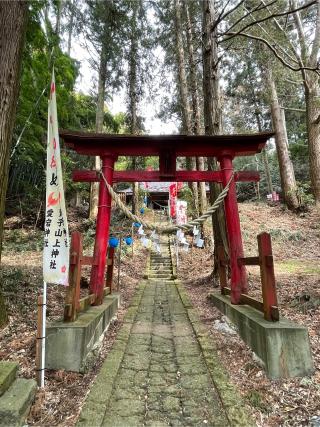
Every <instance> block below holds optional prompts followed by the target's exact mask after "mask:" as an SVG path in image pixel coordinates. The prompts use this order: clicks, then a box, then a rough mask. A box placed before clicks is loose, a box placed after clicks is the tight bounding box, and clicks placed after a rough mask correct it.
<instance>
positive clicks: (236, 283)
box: [218, 154, 248, 304]
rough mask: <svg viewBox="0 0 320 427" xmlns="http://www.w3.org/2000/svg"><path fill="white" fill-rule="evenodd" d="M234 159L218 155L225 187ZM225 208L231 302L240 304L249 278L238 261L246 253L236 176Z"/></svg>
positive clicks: (225, 201) (231, 184)
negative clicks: (244, 251) (244, 250)
mask: <svg viewBox="0 0 320 427" xmlns="http://www.w3.org/2000/svg"><path fill="white" fill-rule="evenodd" d="M232 160H233V156H232V155H230V154H226V155H222V156H219V157H218V161H219V163H220V169H221V174H222V184H223V186H224V187H225V186H226V185H227V183H228V182H229V180H230V178H231V176H232V174H233V165H232ZM224 208H225V216H226V225H227V232H228V240H229V252H230V253H229V256H230V267H231V302H232V303H233V304H239V303H240V296H241V293H243V294H246V293H247V291H248V280H247V272H246V268H245V266H243V265H241V264H239V263H238V258H242V257H243V256H244V255H243V244H242V237H241V225H240V217H239V211H238V202H237V192H236V183H235V179H234V177H233V178H232V181H231V183H230V187H229V191H228V193H227V196H226V198H225V199H224Z"/></svg>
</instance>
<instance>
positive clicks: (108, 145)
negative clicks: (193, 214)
mask: <svg viewBox="0 0 320 427" xmlns="http://www.w3.org/2000/svg"><path fill="white" fill-rule="evenodd" d="M273 135H274V134H273V133H271V132H264V133H255V134H243V135H212V136H208V135H110V134H103V133H101V134H100V133H98V134H97V133H91V132H73V131H65V130H63V131H60V136H61V137H62V138H63V139H64V141H65V142H66V143H67V145H68V146H70V147H71V148H73V149H74V150H75V151H76V152H77V153H79V154H86V155H91V156H101V157H102V156H104V155H110V154H113V155H116V156H160V157H161V156H162V155H164V153H168V152H169V153H170V155H174V156H197V157H199V156H208V157H218V156H220V155H221V154H223V153H228V154H230V155H232V156H233V157H235V156H250V155H252V154H255V153H259V152H260V151H261V150H262V148H263V147H264V145H265V143H266V141H267V140H268V139H269V138H271V137H272V136H273Z"/></svg>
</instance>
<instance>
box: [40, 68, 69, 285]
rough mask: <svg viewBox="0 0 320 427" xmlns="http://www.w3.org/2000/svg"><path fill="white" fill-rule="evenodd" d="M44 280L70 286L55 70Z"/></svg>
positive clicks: (48, 148)
mask: <svg viewBox="0 0 320 427" xmlns="http://www.w3.org/2000/svg"><path fill="white" fill-rule="evenodd" d="M45 207H46V213H45V224H44V233H45V236H44V249H43V280H44V281H45V282H47V283H55V284H60V285H64V286H68V274H69V231H68V222H67V215H66V207H65V200H64V190H63V179H62V169H61V158H60V144H59V132H58V117H57V102H56V85H55V78H54V71H52V80H51V85H50V98H49V106H48V141H47V176H46V205H45Z"/></svg>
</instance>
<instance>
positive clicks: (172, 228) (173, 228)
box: [100, 171, 234, 234]
mask: <svg viewBox="0 0 320 427" xmlns="http://www.w3.org/2000/svg"><path fill="white" fill-rule="evenodd" d="M100 175H101V176H102V179H103V181H104V183H105V185H106V187H107V189H108V191H109V193H110V196H111V198H112V199H113V200H114V202H115V204H116V205H117V207H118V208H119V209H120V210H121V211H122V212H123V213H124V214H125V215H126V216H127V217H128V218H130V219H131V220H132V221H133V222H139V223H140V224H142V225H143V227H144V228H147V229H149V230H155V231H156V232H157V233H159V234H171V233H175V232H176V231H177V230H183V231H188V230H190V229H192V228H193V227H194V226H197V225H200V224H202V223H203V222H205V220H206V219H208V218H209V217H211V216H212V214H213V213H214V212H215V211H216V210H217V209H218V208H219V206H220V205H221V203H222V202H223V201H224V199H225V198H226V196H227V194H228V191H229V187H230V184H231V182H232V180H233V177H234V173H233V174H232V175H231V177H230V179H229V181H228V183H227V185H226V186H225V187H224V189H223V190H222V191H221V193H220V194H219V196H218V197H217V198H216V200H215V202H214V203H213V205H211V206H210V207H209V208H208V209H207V211H206V212H205V213H204V214H203V215H201V216H199V217H198V218H196V219H193V220H192V221H189V222H187V223H186V224H183V225H171V226H168V227H159V226H156V225H153V224H148V223H147V222H145V221H144V220H143V219H142V218H140V217H138V216H137V215H134V214H133V213H132V212H131V211H130V210H129V209H128V208H127V207H126V206H125V204H124V203H123V202H122V201H121V200H120V197H119V196H118V195H117V193H116V192H115V191H114V189H113V188H112V186H111V185H110V184H109V183H108V181H107V180H106V177H105V176H104V174H103V172H102V171H100Z"/></svg>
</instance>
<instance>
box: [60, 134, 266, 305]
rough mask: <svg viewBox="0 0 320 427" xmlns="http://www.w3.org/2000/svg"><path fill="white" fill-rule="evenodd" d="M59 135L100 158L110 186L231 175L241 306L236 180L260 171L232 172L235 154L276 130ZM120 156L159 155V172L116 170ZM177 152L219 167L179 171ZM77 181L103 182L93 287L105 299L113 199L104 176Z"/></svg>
mask: <svg viewBox="0 0 320 427" xmlns="http://www.w3.org/2000/svg"><path fill="white" fill-rule="evenodd" d="M60 136H61V137H62V138H63V139H64V140H65V142H66V143H67V145H68V146H69V147H70V148H72V149H73V150H75V151H76V152H77V153H79V154H84V155H89V156H100V157H101V160H102V170H103V171H104V175H105V177H106V179H107V181H108V183H109V184H111V185H112V184H113V183H115V182H138V181H140V182H141V181H142V182H147V181H151V182H155V181H181V182H186V181H189V182H190V181H191V182H201V181H202V182H204V181H206V182H210V181H211V182H213V181H214V182H219V183H222V185H223V186H225V185H226V184H227V183H228V182H229V180H230V178H231V177H232V176H233V179H232V180H231V183H230V187H229V192H228V194H227V196H226V198H225V200H224V208H225V217H226V225H227V232H228V241H229V257H230V265H231V283H230V286H231V302H232V303H234V304H239V302H240V297H241V294H244V293H246V292H247V276H246V270H245V266H244V265H243V264H242V263H239V262H238V260H239V259H240V258H243V245H242V237H241V227H240V218H239V212H238V205H237V196H236V182H237V181H257V180H258V179H259V177H258V174H257V173H256V172H236V173H235V174H234V175H232V174H233V164H232V161H233V159H234V157H236V156H248V155H249V156H250V155H253V154H255V153H259V152H260V151H261V150H262V149H263V147H264V146H265V144H266V142H267V140H268V139H269V138H270V137H272V136H273V133H259V134H249V135H214V136H208V135H200V136H198V135H196V136H195V135H157V136H151V135H143V136H137V135H136V136H133V135H109V134H93V133H84V132H72V131H61V132H60ZM118 156H158V157H159V171H150V172H149V171H114V170H113V164H114V162H115V161H116V159H117V158H118ZM178 156H186V157H188V156H189V157H190V156H196V157H197V156H205V157H216V158H217V159H218V161H219V163H220V170H219V171H177V170H176V159H177V157H178ZM73 178H74V180H75V181H82V182H95V181H99V182H100V192H99V209H98V217H97V231H96V241H95V249H94V257H95V261H96V264H97V265H93V267H92V273H91V281H90V291H91V292H92V293H95V294H96V295H97V299H96V304H100V303H101V301H102V294H103V288H104V272H105V265H106V257H105V254H106V251H107V243H108V239H109V223H110V215H111V199H110V195H109V193H108V191H107V188H106V186H105V183H104V181H103V179H101V177H100V176H99V174H97V173H96V172H94V171H76V172H74V175H73Z"/></svg>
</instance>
